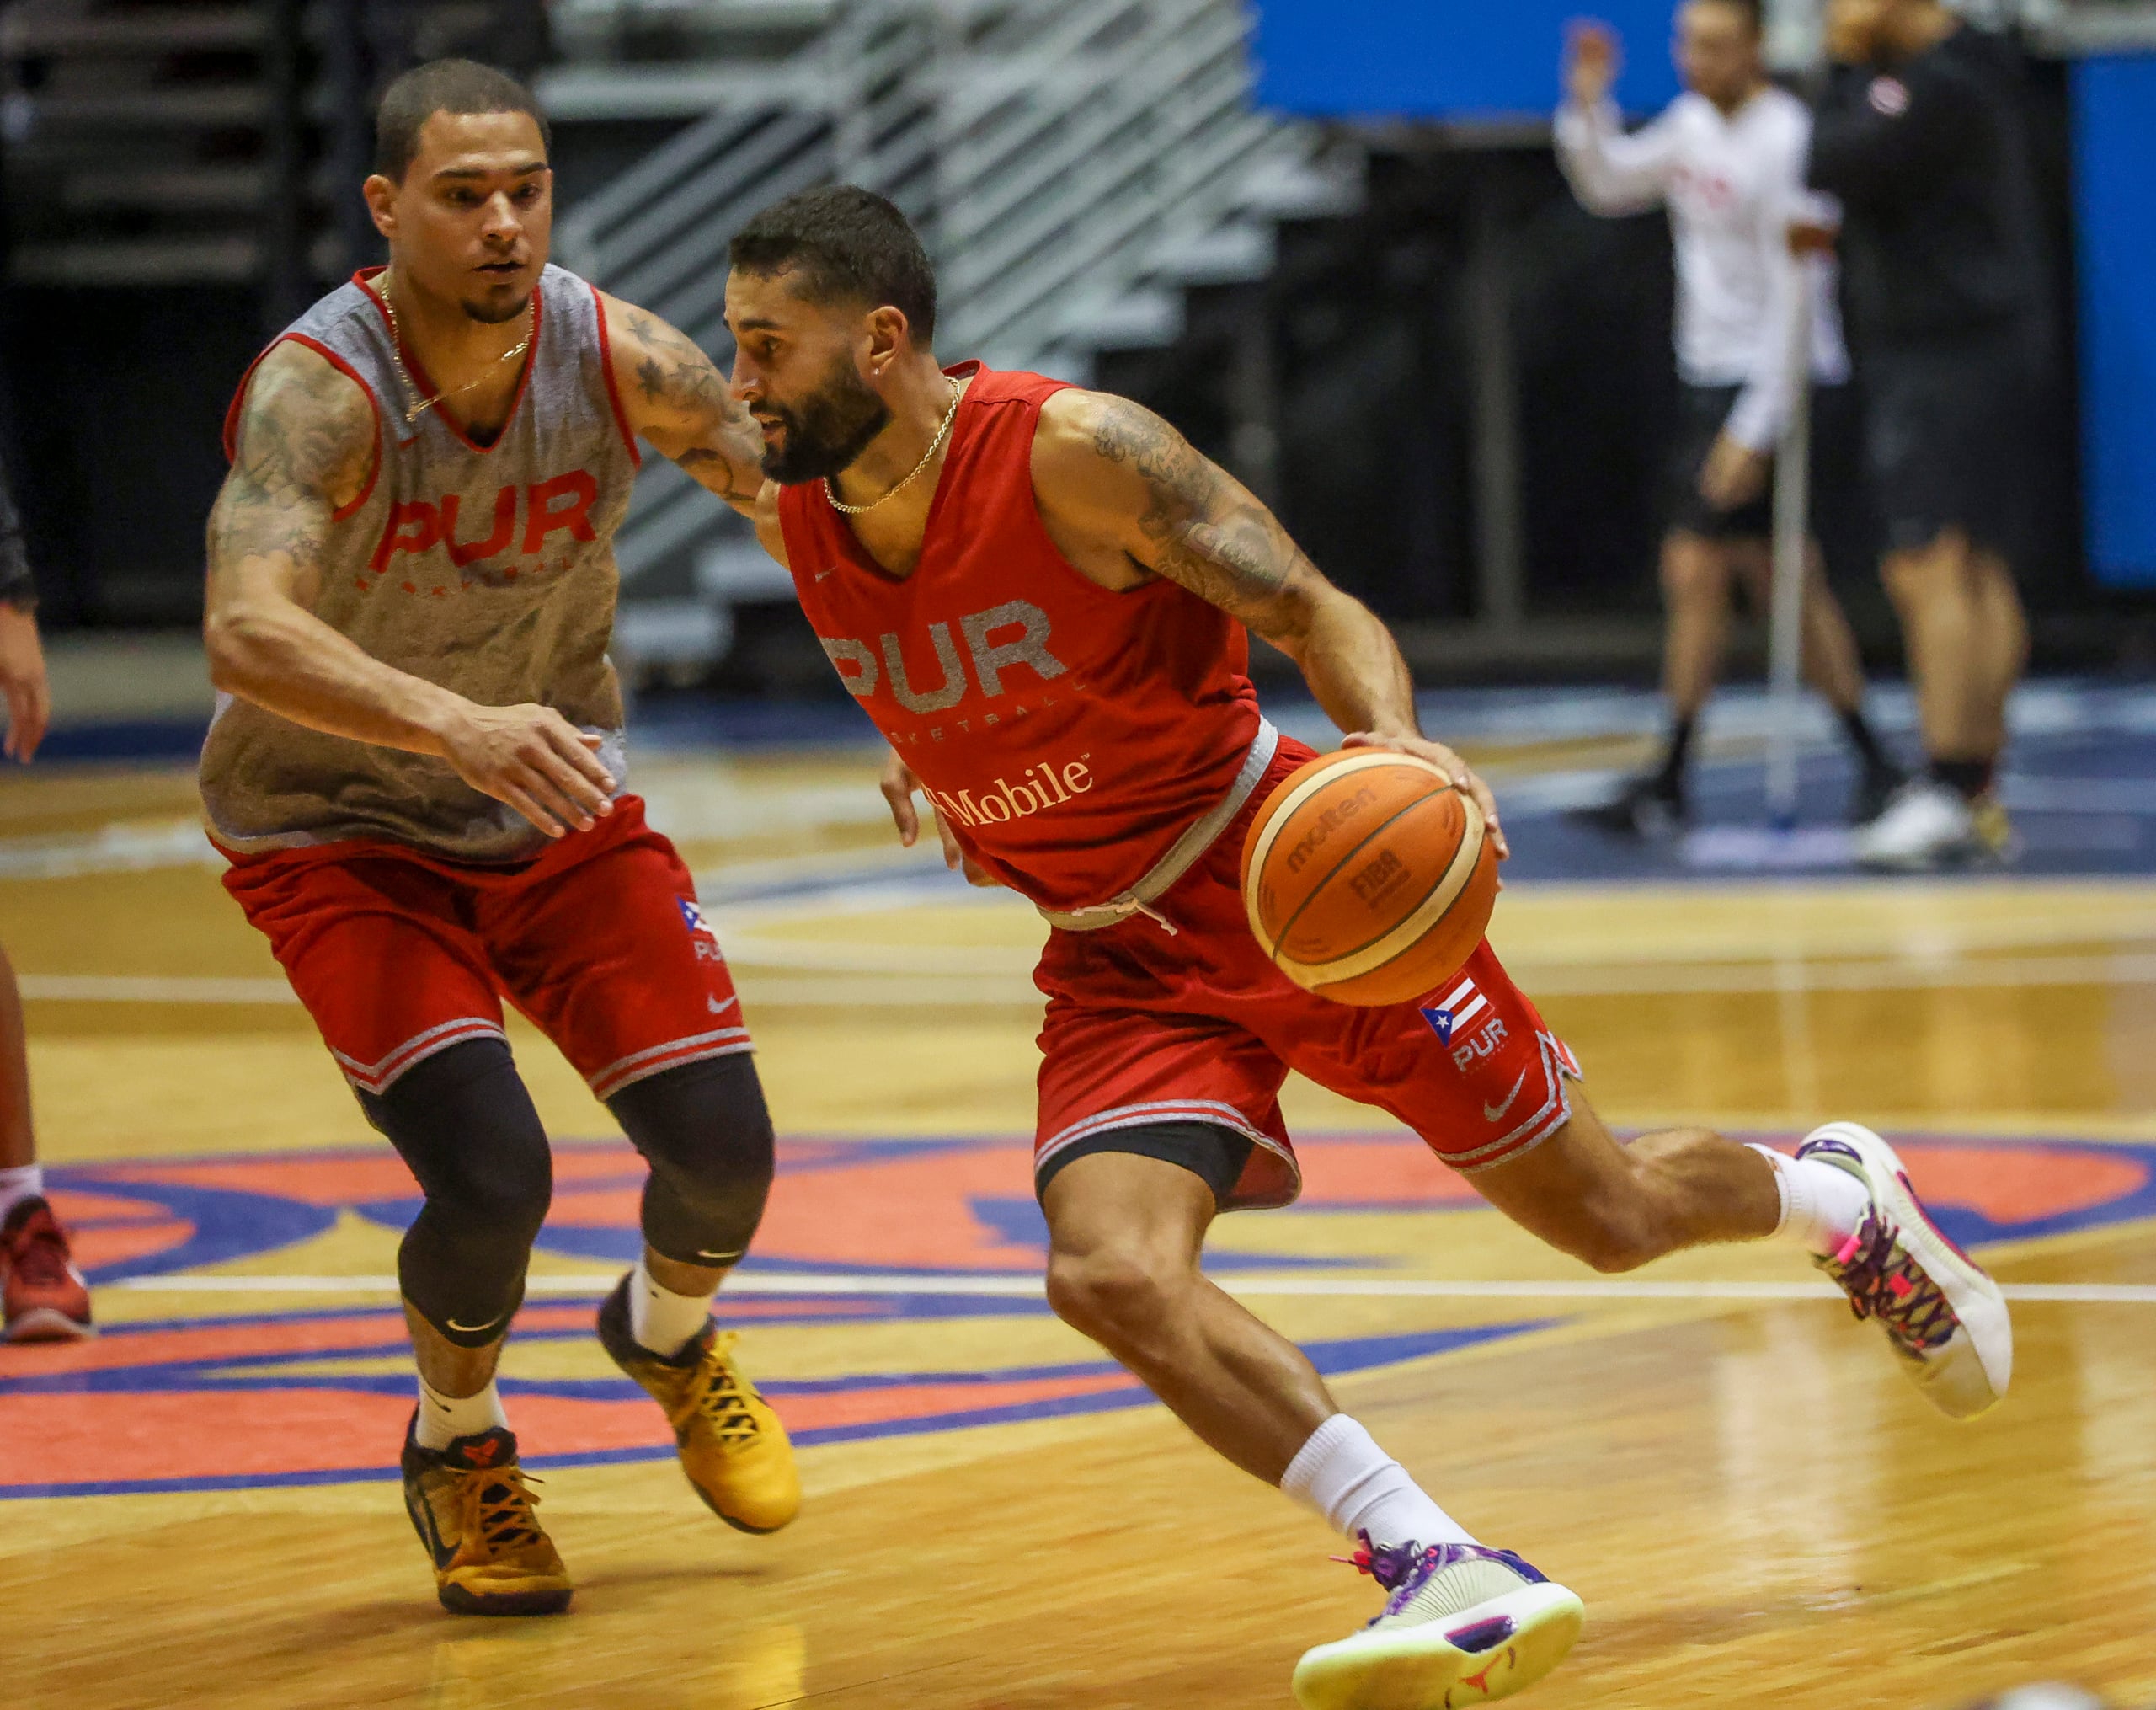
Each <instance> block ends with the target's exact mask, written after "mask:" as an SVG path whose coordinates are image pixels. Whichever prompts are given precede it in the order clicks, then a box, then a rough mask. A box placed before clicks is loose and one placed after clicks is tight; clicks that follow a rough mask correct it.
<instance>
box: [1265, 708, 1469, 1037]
mask: <svg viewBox="0 0 2156 1710" xmlns="http://www.w3.org/2000/svg"><path fill="white" fill-rule="evenodd" d="M1243 906H1244V907H1245V908H1246V910H1247V911H1249V914H1250V929H1251V932H1254V933H1256V934H1257V942H1258V943H1260V944H1261V945H1262V946H1263V948H1264V950H1265V954H1267V955H1268V956H1270V957H1271V958H1272V959H1273V962H1274V964H1275V965H1277V966H1278V968H1279V970H1280V971H1281V972H1282V973H1283V974H1285V975H1287V976H1288V977H1289V979H1290V980H1292V981H1294V982H1295V983H1296V984H1297V985H1298V986H1302V987H1303V988H1304V989H1305V990H1306V991H1315V992H1316V993H1317V994H1318V995H1319V996H1320V997H1330V998H1331V999H1333V1000H1334V1001H1335V1002H1340V1003H1351V1004H1356V1005H1361V1006H1365V1007H1373V1006H1376V1005H1380V1004H1387V1003H1412V1002H1414V1001H1415V1000H1416V999H1417V998H1419V997H1423V996H1425V995H1426V994H1427V993H1428V992H1429V991H1430V990H1431V989H1432V988H1433V987H1434V986H1438V985H1439V984H1441V983H1442V982H1443V981H1446V980H1449V979H1450V978H1451V977H1452V976H1453V975H1454V974H1457V973H1458V972H1459V971H1460V968H1461V967H1462V966H1463V965H1465V963H1466V961H1467V959H1468V958H1469V957H1470V956H1471V955H1473V954H1475V948H1476V945H1478V944H1480V943H1481V942H1482V935H1483V933H1484V932H1486V930H1488V927H1489V925H1490V912H1491V911H1492V909H1493V908H1494V907H1495V906H1497V851H1496V849H1495V848H1494V847H1492V846H1491V844H1490V843H1489V842H1488V841H1487V840H1486V838H1485V837H1484V836H1483V821H1482V810H1481V809H1480V808H1479V807H1477V806H1476V804H1475V799H1474V798H1473V797H1472V796H1470V795H1469V794H1467V793H1466V792H1465V791H1464V790H1461V789H1458V788H1454V785H1453V784H1452V783H1451V782H1450V781H1449V779H1448V778H1446V777H1445V775H1444V772H1440V771H1439V770H1438V768H1437V767H1434V766H1432V765H1431V764H1429V763H1428V761H1422V760H1417V759H1414V758H1412V757H1411V756H1407V755H1405V754H1395V753H1392V752H1390V751H1387V750H1385V749H1378V748H1351V749H1348V750H1344V751H1342V752H1341V753H1338V754H1328V755H1326V756H1322V757H1321V758H1319V759H1316V760H1313V761H1310V764H1309V765H1307V766H1305V767H1301V768H1299V770H1297V771H1296V772H1293V773H1291V774H1289V777H1288V778H1285V779H1284V780H1283V782H1282V783H1281V785H1280V787H1279V788H1278V789H1276V790H1275V791H1273V794H1272V796H1271V797H1270V798H1269V799H1267V801H1266V803H1265V804H1264V806H1263V807H1262V808H1260V809H1259V810H1258V814H1257V819H1256V820H1253V821H1252V822H1251V828H1250V836H1249V837H1248V839H1247V840H1246V842H1245V843H1244V845H1243Z"/></svg>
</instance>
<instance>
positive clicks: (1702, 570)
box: [1662, 536, 1729, 607]
mask: <svg viewBox="0 0 2156 1710" xmlns="http://www.w3.org/2000/svg"><path fill="white" fill-rule="evenodd" d="M1662 597H1663V598H1664V599H1665V600H1667V601H1668V602H1669V604H1670V605H1671V606H1673V607H1694V606H1700V605H1707V606H1719V605H1721V603H1722V602H1723V601H1726V600H1727V599H1728V597H1729V574H1728V567H1727V565H1726V562H1725V561H1724V559H1723V558H1722V556H1721V548H1718V547H1717V546H1716V545H1715V543H1714V542H1710V541H1706V540H1701V539H1699V538H1697V537H1689V536H1688V537H1683V538H1681V539H1678V540H1674V541H1672V542H1670V543H1669V545H1668V548H1667V549H1666V550H1665V551H1664V552H1663V553H1662Z"/></svg>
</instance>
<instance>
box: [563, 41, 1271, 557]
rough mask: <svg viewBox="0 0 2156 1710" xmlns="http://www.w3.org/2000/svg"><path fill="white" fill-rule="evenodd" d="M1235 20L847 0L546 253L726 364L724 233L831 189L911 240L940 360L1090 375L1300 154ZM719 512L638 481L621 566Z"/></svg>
mask: <svg viewBox="0 0 2156 1710" xmlns="http://www.w3.org/2000/svg"><path fill="white" fill-rule="evenodd" d="M1248 28H1249V20H1248V17H1247V13H1246V8H1245V6H1244V5H1243V4H1242V3H1241V0H845V3H841V4H840V5H838V6H837V7H835V9H834V13H833V15H832V18H831V21H830V24H829V25H828V27H827V28H826V29H824V30H823V31H822V32H821V33H820V34H819V35H818V36H817V37H816V38H815V39H814V40H813V41H811V42H810V43H809V45H807V46H806V47H804V48H803V49H802V50H801V51H800V53H799V54H798V56H796V57H795V58H794V59H792V60H790V61H784V62H782V67H779V68H775V74H774V76H773V77H772V87H773V88H774V89H775V90H777V89H779V88H783V90H784V94H782V95H781V96H780V97H779V98H778V99H776V101H775V102H774V103H773V104H769V105H762V106H758V107H754V108H748V109H739V108H731V107H729V108H728V109H726V110H721V111H717V112H713V113H712V114H710V115H707V116H706V117H704V118H702V119H699V120H696V121H695V122H693V123H691V125H690V126H688V127H687V128H686V129H685V130H683V131H681V132H680V133H679V134H678V135H676V136H675V137H674V138H673V139H672V140H671V141H670V142H667V143H666V144H665V145H664V146H663V147H660V148H659V149H658V150H656V151H655V152H654V153H653V154H652V155H651V156H650V157H649V158H647V159H646V160H644V161H643V162H642V163H639V164H638V166H636V167H635V168H632V169H631V170H630V171H629V172H627V173H626V174H623V175H622V177H621V178H620V179H616V181H615V182H614V183H612V184H609V185H607V186H606V188H605V189H604V190H600V192H598V193H597V194H596V195H593V196H591V197H590V198H588V199H587V200H584V202H582V203H580V204H579V206H576V207H575V208H574V209H572V210H570V211H568V213H567V214H566V215H565V216H563V221H562V222H561V224H560V226H559V227H558V231H557V238H556V242H557V246H558V254H560V256H561V259H562V260H563V264H564V265H568V266H569V267H572V268H574V269H575V270H578V271H579V272H582V273H584V274H586V275H588V276H590V277H591V278H593V279H595V280H596V281H598V282H599V283H600V285H602V286H605V287H606V289H608V290H610V291H616V292H617V293H618V294H619V295H621V296H622V297H626V298H627V299H629V300H631V301H632V302H638V303H641V304H643V306H645V307H648V308H651V309H653V310H654V311H655V312H657V313H659V314H662V315H664V316H665V317H666V318H668V319H669V320H670V321H672V322H673V323H675V325H677V326H679V327H680V328H681V329H682V330H683V331H685V332H686V333H687V334H690V336H691V337H692V338H694V339H696V340H697V342H698V343H700V344H702V345H704V347H705V348H706V349H707V350H711V351H712V353H713V355H715V356H721V357H723V355H724V354H725V353H726V352H727V351H728V350H730V341H729V340H728V338H727V336H726V333H725V329H724V326H723V320H722V314H723V307H724V289H725V276H726V264H725V254H726V246H727V244H728V242H729V241H730V240H731V238H732V237H733V235H734V232H736V231H737V230H739V227H740V226H741V224H742V223H743V222H744V221H745V220H746V219H747V218H748V217H749V216H750V214H752V213H753V212H755V211H756V210H757V209H758V208H760V207H762V206H766V205H767V204H769V203H770V202H771V201H773V200H776V199H777V198H779V197H780V196H782V195H787V194H788V193H789V192H791V191H792V190H798V189H801V188H803V187H805V186H808V185H810V184H818V183H824V182H829V181H831V180H834V179H844V180H846V181H848V182H851V183H855V184H862V185H865V186H867V188H870V189H873V190H878V191H879V192H881V193H882V194H883V195H888V196H889V197H891V198H892V200H894V201H895V202H897V203H898V204H899V206H900V207H902V208H904V209H905V211H906V213H907V214H908V216H909V217H910V218H912V219H913V220H914V221H915V223H916V225H917V227H919V229H920V230H921V234H922V237H923V239H924V241H925V242H926V244H927V246H928V248H929V250H930V253H931V255H932V256H933V257H934V258H935V259H936V262H937V272H938V278H939V283H940V286H941V292H942V303H941V307H940V313H939V322H940V325H939V331H938V336H937V343H938V345H939V346H940V347H941V348H942V350H944V351H945V352H946V353H947V354H949V355H979V356H982V357H984V358H985V359H986V360H988V361H990V362H992V363H995V364H996V365H997V366H1006V367H1038V368H1043V369H1047V370H1049V371H1054V372H1058V373H1062V374H1066V375H1070V376H1072V377H1081V378H1082V377H1084V374H1085V371H1086V367H1087V365H1088V362H1089V359H1090V352H1089V350H1088V348H1087V328H1088V326H1089V324H1091V323H1094V322H1097V321H1099V320H1100V319H1102V317H1103V315H1104V313H1105V312H1106V310H1107V308H1109V307H1111V306H1112V305H1113V304H1114V303H1115V302H1117V301H1118V299H1119V298H1121V297H1124V296H1126V295H1128V294H1129V293H1130V292H1132V291H1134V290H1138V289H1139V288H1141V287H1143V286H1145V285H1146V284H1147V283H1148V282H1149V281H1150V280H1151V279H1153V278H1154V277H1155V275H1157V273H1158V272H1159V270H1161V267H1162V266H1163V265H1165V264H1166V261H1167V259H1168V258H1169V257H1170V255H1171V252H1172V251H1173V250H1174V249H1175V248H1176V247H1177V245H1182V244H1187V243H1190V242H1191V241H1193V240H1194V239H1197V238H1203V236H1205V235H1206V234H1208V233H1209V232H1213V231H1214V230H1216V229H1217V228H1218V227H1220V226H1222V225H1223V224H1224V223H1225V222H1228V221H1230V219H1231V218H1232V217H1233V216H1235V213H1236V212H1237V211H1238V210H1239V209H1240V208H1241V206H1243V203H1244V198H1245V194H1246V187H1247V185H1248V184H1249V183H1250V182H1251V178H1252V175H1253V174H1256V173H1257V172H1259V171H1261V170H1263V169H1265V168H1267V167H1269V166H1277V165H1278V163H1280V162H1282V161H1283V160H1289V159H1296V160H1299V159H1305V158H1308V157H1309V156H1310V153H1311V152H1312V148H1311V144H1310V140H1309V137H1308V135H1307V133H1305V131H1302V130H1300V129H1299V128H1297V127H1293V126H1283V125H1282V124H1280V123H1279V122H1278V121H1277V120H1272V119H1269V118H1267V117H1266V116H1264V115H1261V114H1259V113H1258V112H1257V110H1256V109H1255V107H1254V105H1253V103H1252V98H1251V67H1250V64H1249V60H1248V55H1247V47H1246V37H1247V32H1248ZM727 529H728V519H725V518H723V517H721V516H717V515H715V514H714V510H713V507H712V505H711V504H710V501H709V500H707V499H704V498H702V496H701V495H698V494H696V493H695V492H694V491H693V490H692V486H691V483H689V482H688V481H687V479H686V477H682V476H680V474H679V473H678V472H676V471H674V470H672V469H671V468H659V469H654V470H653V471H651V472H650V473H648V475H647V476H646V478H645V479H644V481H643V483H641V484H640V487H639V492H638V503H637V505H636V508H635V510H633V511H632V515H631V516H630V518H629V521H628V522H627V524H626V525H625V526H624V528H623V530H622V536H621V538H620V542H619V551H620V556H621V560H622V571H623V574H624V575H625V576H626V577H630V578H633V577H634V576H636V575H637V574H639V573H641V572H642V571H643V570H644V569H647V568H648V567H649V566H651V565H653V564H656V563H658V562H659V561H661V560H662V559H664V558H666V557H668V556H669V555H670V554H673V553H678V552H680V551H681V550H683V549H684V548H690V547H692V546H695V545H696V544H699V543H700V542H704V541H707V540H709V541H713V542H723V540H724V539H725V537H726V534H727Z"/></svg>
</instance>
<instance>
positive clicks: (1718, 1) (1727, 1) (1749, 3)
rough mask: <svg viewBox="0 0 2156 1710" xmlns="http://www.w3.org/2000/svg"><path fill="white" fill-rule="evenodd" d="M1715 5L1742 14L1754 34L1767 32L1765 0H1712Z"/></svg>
mask: <svg viewBox="0 0 2156 1710" xmlns="http://www.w3.org/2000/svg"><path fill="white" fill-rule="evenodd" d="M1712 3H1713V4H1715V5H1716V6H1726V7H1728V8H1729V9H1730V10H1731V11H1732V12H1735V13H1741V14H1742V16H1743V19H1744V22H1745V23H1746V24H1748V26H1750V28H1751V31H1752V33H1753V35H1765V34H1766V33H1767V0H1712Z"/></svg>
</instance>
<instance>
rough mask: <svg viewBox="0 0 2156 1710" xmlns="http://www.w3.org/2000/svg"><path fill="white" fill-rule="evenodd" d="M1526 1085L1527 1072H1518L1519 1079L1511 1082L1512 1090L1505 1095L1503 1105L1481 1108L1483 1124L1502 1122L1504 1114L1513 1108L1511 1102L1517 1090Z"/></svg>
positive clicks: (1487, 1105)
mask: <svg viewBox="0 0 2156 1710" xmlns="http://www.w3.org/2000/svg"><path fill="white" fill-rule="evenodd" d="M1526 1084H1527V1071H1526V1070H1524V1069H1522V1070H1521V1071H1519V1079H1518V1080H1517V1081H1515V1082H1513V1090H1512V1091H1511V1092H1509V1093H1506V1094H1505V1102H1504V1103H1502V1104H1485V1105H1484V1106H1483V1107H1482V1120H1484V1121H1485V1122H1502V1121H1503V1120H1504V1116H1505V1113H1506V1112H1507V1111H1508V1110H1509V1109H1512V1108H1513V1101H1514V1100H1516V1099H1517V1098H1518V1097H1519V1089H1520V1088H1521V1087H1524V1086H1525V1085H1526Z"/></svg>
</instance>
